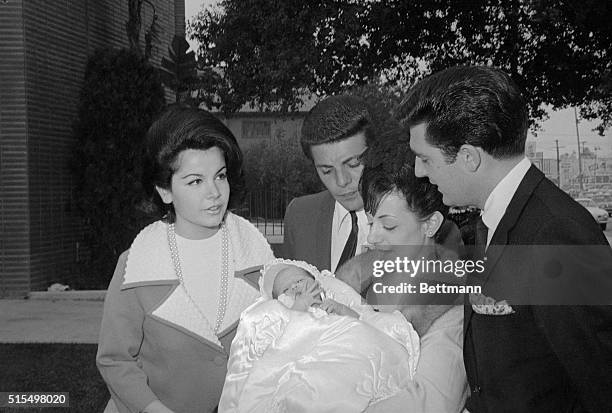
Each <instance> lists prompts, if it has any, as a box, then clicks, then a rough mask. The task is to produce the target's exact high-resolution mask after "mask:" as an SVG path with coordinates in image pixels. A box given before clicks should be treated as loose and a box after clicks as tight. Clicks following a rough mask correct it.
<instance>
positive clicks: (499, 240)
mask: <svg viewBox="0 0 612 413" xmlns="http://www.w3.org/2000/svg"><path fill="white" fill-rule="evenodd" d="M543 178H544V174H543V173H542V172H540V170H539V169H538V168H536V167H535V166H533V165H531V167H529V169H528V170H527V173H526V174H525V176H524V177H523V180H522V181H521V183H520V185H519V186H518V188H517V189H516V192H515V193H514V196H513V197H512V199H511V200H510V203H509V204H508V208H506V212H505V213H504V216H503V217H502V219H501V221H500V222H499V225H498V226H497V229H496V230H495V233H494V234H493V237H492V238H491V243H490V244H489V247H488V248H487V252H486V260H487V262H486V266H485V271H484V272H483V274H482V275H481V276H474V275H470V280H469V283H470V284H477V285H480V286H482V287H484V285H485V284H486V283H487V281H488V279H489V277H490V276H491V273H492V272H493V270H494V269H495V265H496V264H497V262H498V261H499V259H500V258H501V256H502V255H503V252H504V249H505V247H506V246H507V245H508V233H509V232H510V231H511V230H512V228H514V226H515V225H516V223H517V222H518V220H519V218H520V217H521V214H522V213H523V210H524V209H525V206H526V205H527V202H528V201H529V199H530V198H531V196H532V195H533V192H534V191H535V188H536V187H537V186H538V184H539V183H540V182H541V181H542V179H543ZM472 315H473V310H472V305H471V304H470V300H469V296H467V295H466V296H465V313H464V317H465V323H464V331H463V332H464V337H465V332H466V331H467V328H468V325H469V323H470V321H471V318H472Z"/></svg>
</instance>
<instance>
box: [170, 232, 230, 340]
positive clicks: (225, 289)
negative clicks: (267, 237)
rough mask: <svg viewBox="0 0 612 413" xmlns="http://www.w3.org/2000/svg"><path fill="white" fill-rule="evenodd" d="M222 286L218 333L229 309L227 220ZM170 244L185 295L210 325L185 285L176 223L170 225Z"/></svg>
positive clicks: (223, 242)
mask: <svg viewBox="0 0 612 413" xmlns="http://www.w3.org/2000/svg"><path fill="white" fill-rule="evenodd" d="M220 230H221V288H220V291H219V305H218V306H217V320H216V321H215V328H214V330H213V331H214V332H215V334H217V333H218V332H219V329H220V328H221V324H222V323H223V318H224V317H225V311H226V310H227V301H228V300H227V295H228V281H229V247H228V245H229V242H228V235H227V226H226V225H225V222H223V223H221V228H220ZM168 245H169V246H170V256H171V257H172V263H173V264H174V272H175V273H176V276H177V277H178V279H179V284H180V285H181V287H182V288H183V291H184V292H185V295H187V298H188V299H189V302H190V303H191V304H192V305H193V306H194V307H195V308H196V310H198V313H199V314H200V317H202V319H203V320H204V321H205V322H206V323H207V324H208V325H210V322H209V321H208V318H206V316H205V315H204V313H203V312H202V309H201V308H200V306H199V305H197V304H196V302H195V300H194V299H193V297H191V294H189V291H187V287H186V286H185V280H184V279H183V270H182V268H181V261H180V258H179V254H178V247H177V244H176V232H175V231H174V224H170V225H168Z"/></svg>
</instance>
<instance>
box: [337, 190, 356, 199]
mask: <svg viewBox="0 0 612 413" xmlns="http://www.w3.org/2000/svg"><path fill="white" fill-rule="evenodd" d="M355 195H357V191H353V192H349V193H346V194H341V195H338V196H339V197H340V198H353V197H354V196H355Z"/></svg>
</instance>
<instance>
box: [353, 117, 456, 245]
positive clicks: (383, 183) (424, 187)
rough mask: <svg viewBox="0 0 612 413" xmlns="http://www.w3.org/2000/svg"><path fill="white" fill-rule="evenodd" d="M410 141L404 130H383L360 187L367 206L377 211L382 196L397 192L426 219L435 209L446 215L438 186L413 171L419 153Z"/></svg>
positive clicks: (371, 151)
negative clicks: (411, 148) (415, 151)
mask: <svg viewBox="0 0 612 413" xmlns="http://www.w3.org/2000/svg"><path fill="white" fill-rule="evenodd" d="M409 142H410V141H409V135H408V133H407V132H406V131H405V130H403V129H392V130H389V131H386V132H384V133H382V134H381V135H380V136H379V138H378V139H377V141H376V143H375V144H374V145H373V146H372V147H370V148H369V149H368V151H367V152H366V154H365V156H364V169H363V173H362V174H361V181H360V188H359V189H360V192H361V197H362V198H363V204H364V209H365V210H366V211H367V212H369V213H370V214H372V215H374V214H376V210H377V209H378V207H379V205H380V202H381V201H382V199H383V198H384V197H385V196H386V195H388V194H390V193H392V192H397V193H398V194H399V195H401V196H402V198H404V199H405V200H406V207H407V208H408V209H409V210H410V211H412V212H413V213H415V214H416V215H417V216H418V217H419V218H420V219H427V218H429V217H430V216H431V215H432V214H433V213H434V212H436V211H439V212H440V213H441V214H442V215H443V216H444V217H446V214H447V213H448V207H447V206H446V205H444V203H443V202H442V194H441V193H440V191H438V188H437V187H436V186H435V185H433V184H432V183H430V182H429V179H427V178H418V177H417V176H416V175H415V173H414V164H415V158H416V156H415V154H414V152H412V151H411V150H410V144H409ZM436 235H437V234H436ZM436 241H438V240H437V239H436Z"/></svg>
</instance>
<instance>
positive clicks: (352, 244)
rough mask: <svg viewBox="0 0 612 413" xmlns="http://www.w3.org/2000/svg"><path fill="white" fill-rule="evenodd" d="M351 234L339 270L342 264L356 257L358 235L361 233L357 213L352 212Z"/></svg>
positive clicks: (339, 262)
mask: <svg viewBox="0 0 612 413" xmlns="http://www.w3.org/2000/svg"><path fill="white" fill-rule="evenodd" d="M350 213H351V233H350V235H349V237H348V239H347V240H346V244H345V245H344V249H343V250H342V255H340V261H338V265H337V266H336V269H337V268H340V267H341V266H342V264H344V263H345V262H347V261H348V260H349V259H351V258H353V257H354V256H355V250H356V249H357V234H358V233H359V227H358V226H357V213H356V212H355V211H351V212H350Z"/></svg>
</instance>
